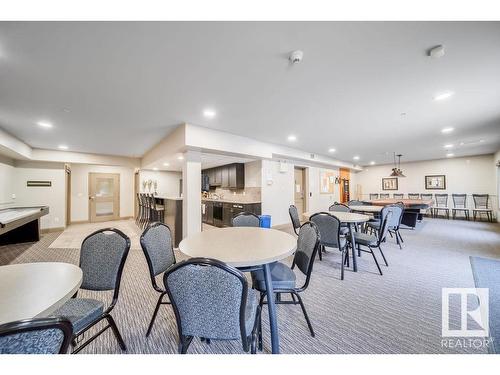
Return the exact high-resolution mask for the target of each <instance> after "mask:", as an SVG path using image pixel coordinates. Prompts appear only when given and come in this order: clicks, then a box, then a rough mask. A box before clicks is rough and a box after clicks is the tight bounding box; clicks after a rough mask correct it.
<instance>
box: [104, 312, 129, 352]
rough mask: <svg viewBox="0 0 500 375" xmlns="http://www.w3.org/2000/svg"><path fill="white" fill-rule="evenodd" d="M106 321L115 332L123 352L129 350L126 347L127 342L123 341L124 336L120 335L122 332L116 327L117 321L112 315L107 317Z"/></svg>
mask: <svg viewBox="0 0 500 375" xmlns="http://www.w3.org/2000/svg"><path fill="white" fill-rule="evenodd" d="M106 320H107V321H108V323H109V325H110V326H111V329H112V330H113V333H114V334H115V337H116V340H117V341H118V344H120V348H121V349H122V350H123V351H126V350H127V346H126V345H125V341H123V338H122V335H121V334H120V331H119V330H118V327H117V326H116V323H115V320H114V319H113V317H112V316H111V315H109V314H108V315H106Z"/></svg>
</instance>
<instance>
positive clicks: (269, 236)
mask: <svg viewBox="0 0 500 375" xmlns="http://www.w3.org/2000/svg"><path fill="white" fill-rule="evenodd" d="M296 246H297V239H296V238H294V237H293V236H291V235H289V234H288V233H285V232H282V231H279V230H275V229H265V228H255V227H229V228H221V229H216V230H215V229H214V230H207V231H204V232H200V233H196V234H193V235H189V236H187V237H186V238H184V239H183V240H182V241H181V242H180V243H179V250H180V251H181V252H182V253H183V254H185V255H187V256H189V257H205V258H213V259H218V260H220V261H222V262H224V263H226V264H228V265H230V266H233V267H237V268H242V269H243V270H245V271H249V270H255V269H260V268H262V269H263V271H264V281H265V283H266V294H267V304H268V305H267V306H268V311H269V325H270V328H271V347H272V352H273V353H279V336H278V322H277V318H276V306H275V304H274V291H273V285H272V278H271V270H270V267H269V264H270V263H273V262H276V261H278V260H281V259H284V258H286V257H288V256H290V255H291V254H293V253H294V252H295V249H296Z"/></svg>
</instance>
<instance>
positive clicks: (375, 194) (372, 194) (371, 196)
mask: <svg viewBox="0 0 500 375" xmlns="http://www.w3.org/2000/svg"><path fill="white" fill-rule="evenodd" d="M373 199H378V193H370V200H373Z"/></svg>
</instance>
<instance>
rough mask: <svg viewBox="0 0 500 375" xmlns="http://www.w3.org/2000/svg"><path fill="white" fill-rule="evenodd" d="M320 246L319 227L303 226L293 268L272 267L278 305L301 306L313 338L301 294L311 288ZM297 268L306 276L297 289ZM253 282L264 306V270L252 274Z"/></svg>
mask: <svg viewBox="0 0 500 375" xmlns="http://www.w3.org/2000/svg"><path fill="white" fill-rule="evenodd" d="M319 246H320V245H319V230H318V227H317V226H316V224H314V223H313V222H310V221H308V222H306V223H304V224H302V226H301V227H300V229H299V237H298V239H297V250H296V251H295V255H294V257H293V263H292V267H291V268H290V267H288V266H287V265H286V264H284V263H281V262H278V263H274V264H273V265H272V267H271V278H272V281H273V291H274V293H277V299H276V304H283V305H300V307H301V308H302V312H303V313H304V317H305V319H306V322H307V326H308V327H309V331H310V332H311V336H313V337H314V330H313V327H312V324H311V321H310V320H309V316H308V315H307V311H306V308H305V306H304V303H303V302H302V298H301V297H300V295H299V293H301V292H303V291H305V290H306V289H307V287H308V286H309V281H310V279H311V274H312V269H313V265H314V259H315V258H316V253H317V252H318V249H319ZM295 267H297V268H298V269H299V271H300V272H302V273H303V274H304V275H305V281H304V284H303V285H302V286H300V287H297V283H296V282H297V280H296V276H295V272H294V271H293V270H294V269H295ZM252 281H253V287H254V288H255V289H257V290H258V291H259V292H260V302H259V305H260V306H262V305H263V303H264V297H265V296H266V283H265V279H264V272H263V271H262V270H259V271H254V272H252ZM281 294H290V295H291V297H292V300H291V301H290V300H288V301H285V300H283V299H282V298H281ZM295 297H297V299H295Z"/></svg>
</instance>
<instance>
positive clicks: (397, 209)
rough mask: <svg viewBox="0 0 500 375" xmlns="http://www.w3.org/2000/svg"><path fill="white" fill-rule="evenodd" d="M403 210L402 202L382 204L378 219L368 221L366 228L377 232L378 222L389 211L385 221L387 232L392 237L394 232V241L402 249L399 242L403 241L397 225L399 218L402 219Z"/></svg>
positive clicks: (378, 228)
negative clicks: (388, 216)
mask: <svg viewBox="0 0 500 375" xmlns="http://www.w3.org/2000/svg"><path fill="white" fill-rule="evenodd" d="M404 210H405V206H404V204H403V203H395V204H390V205H387V206H384V208H383V209H382V211H381V212H380V219H378V220H377V221H371V222H368V223H367V229H370V232H371V233H373V232H375V233H378V231H379V230H380V224H381V222H382V221H383V219H384V217H385V216H386V215H387V214H388V213H389V212H391V213H392V214H391V219H390V220H389V222H388V223H387V227H388V230H389V234H390V235H391V237H392V234H393V233H394V235H395V236H396V243H397V244H398V246H399V248H400V249H402V248H403V247H402V246H401V244H402V243H403V242H404V241H403V237H402V236H401V233H400V232H399V227H400V225H401V220H402V219H403V214H404Z"/></svg>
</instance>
